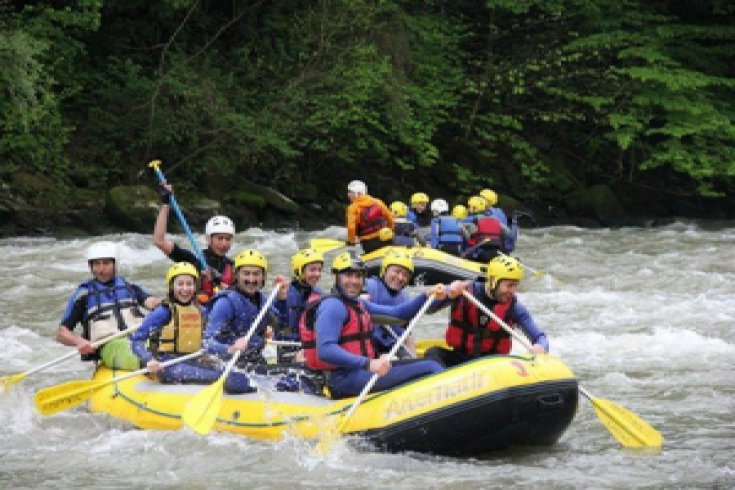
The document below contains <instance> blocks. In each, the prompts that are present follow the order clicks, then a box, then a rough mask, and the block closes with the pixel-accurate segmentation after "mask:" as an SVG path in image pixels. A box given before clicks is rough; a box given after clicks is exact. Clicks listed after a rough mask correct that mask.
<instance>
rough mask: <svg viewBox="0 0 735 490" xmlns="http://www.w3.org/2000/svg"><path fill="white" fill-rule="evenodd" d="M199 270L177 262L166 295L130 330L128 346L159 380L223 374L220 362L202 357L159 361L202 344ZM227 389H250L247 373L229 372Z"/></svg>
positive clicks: (204, 379) (205, 380) (208, 379)
mask: <svg viewBox="0 0 735 490" xmlns="http://www.w3.org/2000/svg"><path fill="white" fill-rule="evenodd" d="M198 280H199V271H198V270H197V269H196V267H194V266H193V265H192V264H190V263H188V262H177V263H175V264H174V265H172V266H171V267H170V268H169V269H168V272H167V273H166V289H167V290H168V296H167V298H166V300H164V301H163V303H162V304H161V305H160V306H159V307H158V308H156V309H155V310H153V311H152V312H151V313H150V314H149V315H148V316H146V317H145V320H143V324H142V325H141V327H140V328H139V329H138V330H137V331H136V332H135V334H133V336H132V338H131V339H130V340H131V347H132V349H133V352H134V353H135V355H137V356H138V358H140V360H141V362H142V363H143V364H144V365H145V366H146V367H147V368H148V369H149V370H150V372H151V373H152V374H154V375H156V376H158V379H159V380H160V381H161V382H162V383H191V384H209V383H213V382H214V381H216V380H217V378H219V376H220V374H222V369H221V368H220V364H221V363H220V362H219V360H217V362H215V363H212V362H211V360H206V359H203V358H201V357H199V358H196V359H192V360H190V361H185V362H180V363H178V364H174V365H171V366H168V367H165V368H161V363H163V362H166V361H168V360H171V359H175V358H177V357H181V356H184V355H187V354H191V353H193V352H197V351H199V350H200V349H201V348H202V337H203V335H204V322H205V318H206V314H205V310H204V308H203V307H202V306H201V305H200V304H199V302H198V301H197V297H196V292H197V289H198V285H197V281H198ZM225 391H227V392H228V393H248V392H251V391H253V388H252V387H251V386H250V382H249V379H248V377H247V375H245V374H244V373H242V372H231V373H230V374H229V375H228V377H227V380H226V381H225Z"/></svg>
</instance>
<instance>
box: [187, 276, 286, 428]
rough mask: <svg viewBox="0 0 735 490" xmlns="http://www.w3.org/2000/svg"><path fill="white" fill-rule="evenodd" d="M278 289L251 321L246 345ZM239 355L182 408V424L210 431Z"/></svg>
mask: <svg viewBox="0 0 735 490" xmlns="http://www.w3.org/2000/svg"><path fill="white" fill-rule="evenodd" d="M279 287H280V286H276V287H275V288H273V291H272V292H271V294H270V296H268V299H267V300H266V302H265V304H264V305H263V307H262V308H261V309H260V312H259V313H258V316H257V317H255V320H253V323H252V325H251V326H250V329H249V330H248V331H247V333H246V334H245V343H246V344H247V342H248V341H250V337H252V336H253V334H254V333H255V330H256V329H257V327H258V324H259V323H260V322H261V320H262V319H263V317H264V316H265V314H266V313H267V312H268V309H269V308H270V306H271V304H272V303H273V300H274V299H276V295H277V294H278V289H279ZM240 354H242V351H240V350H238V351H237V352H235V354H234V355H233V356H232V359H230V361H229V362H228V363H227V366H226V367H225V370H224V371H223V372H222V375H221V376H220V377H219V379H217V381H215V382H214V383H212V384H211V385H209V386H207V387H206V388H204V389H203V390H201V391H199V393H197V394H196V395H194V397H193V398H192V399H191V400H189V402H188V403H187V404H186V408H184V411H183V412H182V414H181V420H182V421H183V422H184V424H186V425H188V426H189V427H191V428H192V429H194V430H195V431H197V432H198V433H200V434H202V435H206V434H208V433H209V431H211V430H212V427H214V423H215V422H216V421H217V415H219V412H220V410H221V409H222V391H223V390H224V386H225V381H226V380H227V376H228V375H229V374H230V371H232V368H233V367H235V363H236V362H237V360H238V359H239V358H240Z"/></svg>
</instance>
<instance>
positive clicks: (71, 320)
mask: <svg viewBox="0 0 735 490" xmlns="http://www.w3.org/2000/svg"><path fill="white" fill-rule="evenodd" d="M86 304H87V289H86V288H83V287H79V288H77V290H76V291H75V292H74V294H73V295H72V297H71V298H69V301H67V303H66V309H65V310H64V314H63V315H62V316H61V322H60V323H59V324H60V325H63V326H64V327H66V328H68V329H69V330H74V327H76V326H77V324H78V323H80V322H81V321H82V320H83V319H84V310H85V307H86Z"/></svg>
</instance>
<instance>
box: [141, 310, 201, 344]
mask: <svg viewBox="0 0 735 490" xmlns="http://www.w3.org/2000/svg"><path fill="white" fill-rule="evenodd" d="M167 306H168V307H169V309H170V310H171V320H170V321H169V322H168V324H166V325H164V326H163V328H162V329H161V330H159V332H158V335H157V336H156V338H154V339H151V340H152V342H151V344H152V347H153V350H154V352H166V353H172V354H189V353H190V352H196V351H198V350H199V349H201V348H202V334H203V331H204V317H203V316H202V312H201V311H200V310H199V307H197V306H196V305H193V304H190V305H187V306H183V305H176V304H171V303H167Z"/></svg>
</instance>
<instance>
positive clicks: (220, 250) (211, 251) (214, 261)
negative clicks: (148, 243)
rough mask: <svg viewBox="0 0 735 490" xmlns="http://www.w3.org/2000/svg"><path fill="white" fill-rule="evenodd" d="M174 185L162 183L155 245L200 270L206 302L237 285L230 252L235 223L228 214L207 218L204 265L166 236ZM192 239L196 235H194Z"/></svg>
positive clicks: (202, 300)
mask: <svg viewBox="0 0 735 490" xmlns="http://www.w3.org/2000/svg"><path fill="white" fill-rule="evenodd" d="M171 192H172V188H171V185H169V184H159V185H158V193H159V194H160V196H161V207H160V208H159V210H158V217H157V218H156V224H155V226H154V228H153V244H154V245H155V246H156V247H157V248H158V249H159V250H160V251H161V252H163V253H164V255H166V256H167V257H168V258H169V259H171V260H172V261H174V262H188V263H190V264H192V265H194V266H195V267H196V268H197V269H199V271H200V273H201V275H202V281H201V289H202V295H201V296H200V298H199V299H200V301H201V302H202V303H207V302H208V301H209V299H210V298H211V297H212V296H214V294H215V293H216V292H217V291H218V290H219V289H222V288H226V287H229V286H231V285H232V284H234V282H235V279H234V276H233V267H232V264H233V263H232V259H230V258H228V257H227V253H228V252H229V251H230V248H231V247H232V239H233V237H234V235H235V224H234V223H233V222H232V220H231V219H230V218H228V217H227V216H221V215H218V216H213V217H211V218H210V219H209V221H207V224H206V226H205V228H204V234H205V235H206V237H207V248H206V249H205V250H204V251H203V252H202V254H203V255H204V260H205V261H206V262H207V269H206V270H202V265H201V263H200V261H199V259H198V258H197V256H196V254H195V253H194V252H192V251H191V250H188V249H185V248H182V247H180V246H179V245H177V244H176V243H174V242H172V241H171V240H168V239H167V238H166V230H167V228H168V216H169V214H170V201H171ZM192 240H193V238H192Z"/></svg>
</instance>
